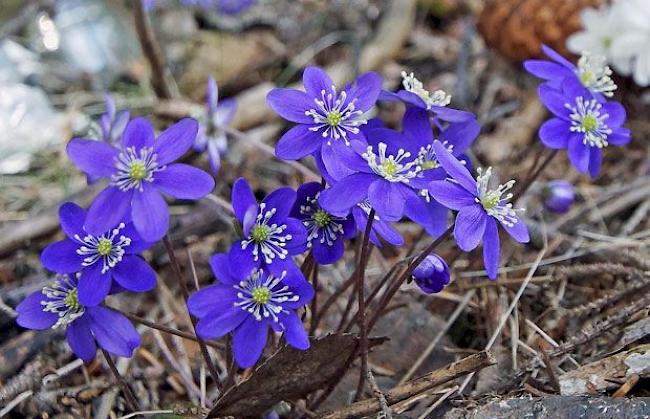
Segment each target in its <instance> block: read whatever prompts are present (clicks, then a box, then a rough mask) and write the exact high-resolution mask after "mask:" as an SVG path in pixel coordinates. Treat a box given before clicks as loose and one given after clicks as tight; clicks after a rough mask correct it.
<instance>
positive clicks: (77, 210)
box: [59, 202, 86, 238]
mask: <svg viewBox="0 0 650 419" xmlns="http://www.w3.org/2000/svg"><path fill="white" fill-rule="evenodd" d="M59 220H60V222H61V230H63V232H64V233H65V235H66V236H68V237H70V238H74V236H75V234H78V235H79V237H83V236H85V235H86V232H85V231H84V229H83V226H84V221H85V220H86V211H85V210H84V209H83V208H81V207H80V206H79V205H77V204H75V203H74V202H65V203H63V204H62V205H61V206H60V207H59Z"/></svg>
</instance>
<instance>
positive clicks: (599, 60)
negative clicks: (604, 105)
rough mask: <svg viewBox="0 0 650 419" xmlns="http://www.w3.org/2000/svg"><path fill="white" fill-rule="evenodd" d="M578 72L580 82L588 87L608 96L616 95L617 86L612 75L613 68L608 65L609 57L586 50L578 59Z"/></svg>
mask: <svg viewBox="0 0 650 419" xmlns="http://www.w3.org/2000/svg"><path fill="white" fill-rule="evenodd" d="M577 73H578V78H579V79H580V83H582V85H583V86H584V87H586V88H587V89H589V90H592V91H594V92H600V93H602V94H603V95H605V96H607V97H612V96H614V91H615V90H616V88H617V86H616V84H614V81H613V80H612V78H611V77H610V76H611V75H612V70H611V69H610V68H609V66H608V65H607V58H605V57H603V56H601V55H592V54H590V53H587V52H585V53H583V54H582V56H581V57H580V59H579V60H578V68H577Z"/></svg>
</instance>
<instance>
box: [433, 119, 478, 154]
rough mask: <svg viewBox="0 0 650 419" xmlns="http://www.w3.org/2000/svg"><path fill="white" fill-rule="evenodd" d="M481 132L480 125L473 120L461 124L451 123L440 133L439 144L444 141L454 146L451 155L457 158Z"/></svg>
mask: <svg viewBox="0 0 650 419" xmlns="http://www.w3.org/2000/svg"><path fill="white" fill-rule="evenodd" d="M480 132H481V125H480V124H479V123H478V121H477V120H476V119H474V118H472V119H468V120H467V121H462V122H453V123H451V124H449V125H448V126H447V128H445V129H444V130H442V132H441V133H440V142H442V143H444V142H445V141H446V142H447V143H449V144H451V145H453V146H454V149H453V152H452V153H453V155H454V156H458V155H459V154H460V153H462V152H463V151H465V150H467V149H468V148H469V147H470V146H471V145H472V143H473V142H474V140H476V138H477V137H478V135H479V133H480Z"/></svg>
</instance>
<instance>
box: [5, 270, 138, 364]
mask: <svg viewBox="0 0 650 419" xmlns="http://www.w3.org/2000/svg"><path fill="white" fill-rule="evenodd" d="M16 312H17V313H18V318H17V319H16V322H17V323H18V324H19V325H20V326H22V327H25V328H28V329H36V330H44V329H49V328H53V329H56V328H59V327H65V328H66V329H67V330H66V334H67V338H68V344H69V345H70V348H72V351H73V352H74V353H75V355H77V356H78V357H79V358H81V359H82V360H84V361H85V362H89V361H91V360H92V359H93V358H94V357H95V352H96V351H97V345H98V344H99V346H100V347H102V348H104V349H105V350H106V351H107V352H110V353H112V354H113V355H117V356H123V357H131V356H132V355H133V351H134V350H135V348H137V347H138V346H140V335H138V332H137V331H136V330H135V328H134V327H133V325H132V324H131V323H130V322H129V320H128V319H127V318H126V317H124V316H123V315H122V314H120V313H118V312H116V311H113V310H111V309H108V308H106V307H102V306H94V307H86V306H84V305H83V304H81V303H80V301H79V298H78V290H77V279H75V278H74V277H71V276H68V275H57V277H56V280H55V281H54V282H53V283H52V284H51V285H50V286H47V287H44V288H43V289H42V290H39V291H36V292H34V293H32V294H30V295H29V296H28V297H27V298H25V300H23V301H22V302H21V303H20V304H18V307H16Z"/></svg>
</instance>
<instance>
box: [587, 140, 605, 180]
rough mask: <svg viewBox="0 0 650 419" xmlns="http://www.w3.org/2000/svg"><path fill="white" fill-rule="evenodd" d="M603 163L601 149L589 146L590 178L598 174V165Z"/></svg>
mask: <svg viewBox="0 0 650 419" xmlns="http://www.w3.org/2000/svg"><path fill="white" fill-rule="evenodd" d="M602 163H603V150H602V149H600V148H598V147H591V149H590V150H589V175H590V176H591V177H592V178H595V177H596V176H598V173H599V172H600V166H601V164H602Z"/></svg>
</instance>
